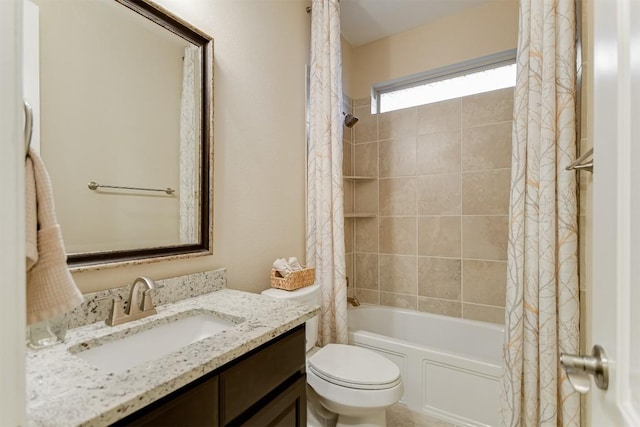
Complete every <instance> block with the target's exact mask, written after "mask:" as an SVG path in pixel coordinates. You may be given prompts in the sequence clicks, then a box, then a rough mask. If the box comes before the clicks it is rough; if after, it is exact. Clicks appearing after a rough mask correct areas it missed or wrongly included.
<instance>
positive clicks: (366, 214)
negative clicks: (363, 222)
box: [344, 212, 376, 218]
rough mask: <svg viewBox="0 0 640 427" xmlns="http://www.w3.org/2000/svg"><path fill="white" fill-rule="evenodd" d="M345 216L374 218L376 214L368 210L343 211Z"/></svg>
mask: <svg viewBox="0 0 640 427" xmlns="http://www.w3.org/2000/svg"><path fill="white" fill-rule="evenodd" d="M344 217H345V218H375V217H376V214H374V213H370V212H353V213H345V214H344Z"/></svg>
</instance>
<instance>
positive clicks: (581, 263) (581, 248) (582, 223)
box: [578, 215, 587, 290]
mask: <svg viewBox="0 0 640 427" xmlns="http://www.w3.org/2000/svg"><path fill="white" fill-rule="evenodd" d="M586 241H587V216H586V215H580V216H578V281H579V283H580V290H585V289H586V282H587V247H586Z"/></svg>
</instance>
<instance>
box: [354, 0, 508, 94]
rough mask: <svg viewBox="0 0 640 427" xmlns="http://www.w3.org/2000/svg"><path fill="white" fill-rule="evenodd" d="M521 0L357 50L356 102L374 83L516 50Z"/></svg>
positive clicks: (487, 5) (467, 12) (502, 2)
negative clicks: (519, 2)
mask: <svg viewBox="0 0 640 427" xmlns="http://www.w3.org/2000/svg"><path fill="white" fill-rule="evenodd" d="M517 36H518V2H517V0H495V1H491V2H488V3H485V4H483V5H481V6H478V7H475V8H472V9H468V10H465V11H463V12H460V13H457V14H453V15H450V16H447V17H444V18H442V19H439V20H437V21H434V22H432V23H429V24H426V25H423V26H421V27H417V28H415V29H413V30H409V31H406V32H404V33H400V34H397V35H394V36H391V37H386V38H384V39H381V40H377V41H374V42H372V43H369V44H366V45H364V46H359V47H357V48H355V50H354V71H353V83H352V85H351V88H352V91H351V92H348V94H349V95H350V96H351V97H352V98H353V99H358V98H364V97H366V96H369V95H370V90H371V85H372V84H373V83H379V82H384V81H387V80H391V79H395V78H399V77H405V76H408V75H411V74H415V73H419V72H424V71H428V70H432V69H435V68H439V67H443V66H446V65H451V64H456V63H459V62H462V61H465V60H468V59H474V58H478V57H482V56H485V55H490V54H492V53H497V52H502V51H505V50H509V49H515V47H516V43H517Z"/></svg>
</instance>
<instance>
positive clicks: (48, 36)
mask: <svg viewBox="0 0 640 427" xmlns="http://www.w3.org/2000/svg"><path fill="white" fill-rule="evenodd" d="M34 3H36V5H37V6H38V7H39V13H40V37H39V40H40V55H39V60H40V106H41V107H40V117H41V120H40V123H41V127H40V134H41V144H40V152H41V156H42V158H43V160H44V163H45V165H46V167H47V169H48V171H49V174H50V176H51V180H52V183H53V190H54V197H55V201H56V211H57V216H58V222H59V224H60V226H61V228H62V232H63V236H64V240H65V246H66V249H67V253H68V262H69V265H70V267H72V268H73V267H76V268H78V267H87V266H96V265H105V264H112V263H121V262H130V261H135V262H140V261H141V260H153V259H160V258H162V257H169V256H170V257H183V256H194V255H201V254H208V253H211V247H212V230H211V229H212V197H213V195H212V185H211V179H212V178H211V177H212V171H211V164H212V146H213V141H212V138H213V136H212V135H213V131H212V118H213V113H212V106H213V96H212V92H213V77H212V56H213V52H212V51H213V47H212V44H213V42H212V39H211V37H209V36H207V35H206V34H204V33H202V32H201V31H199V30H197V29H195V28H194V27H192V26H191V25H189V24H188V23H186V22H183V21H182V20H180V19H179V18H177V17H176V16H174V15H172V14H170V13H169V12H167V11H166V10H163V9H161V8H159V7H158V6H157V5H155V4H154V3H152V2H147V1H142V0H59V1H55V2H53V1H50V0H34ZM123 187H124V188H123Z"/></svg>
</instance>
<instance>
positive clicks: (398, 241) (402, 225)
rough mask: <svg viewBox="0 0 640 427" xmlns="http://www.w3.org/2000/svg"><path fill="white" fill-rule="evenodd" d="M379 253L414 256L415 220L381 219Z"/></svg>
mask: <svg viewBox="0 0 640 427" xmlns="http://www.w3.org/2000/svg"><path fill="white" fill-rule="evenodd" d="M379 223H380V253H383V254H396V255H415V254H416V247H417V243H418V242H417V240H418V232H417V223H416V218H415V217H412V218H407V217H381V218H380V219H379Z"/></svg>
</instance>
